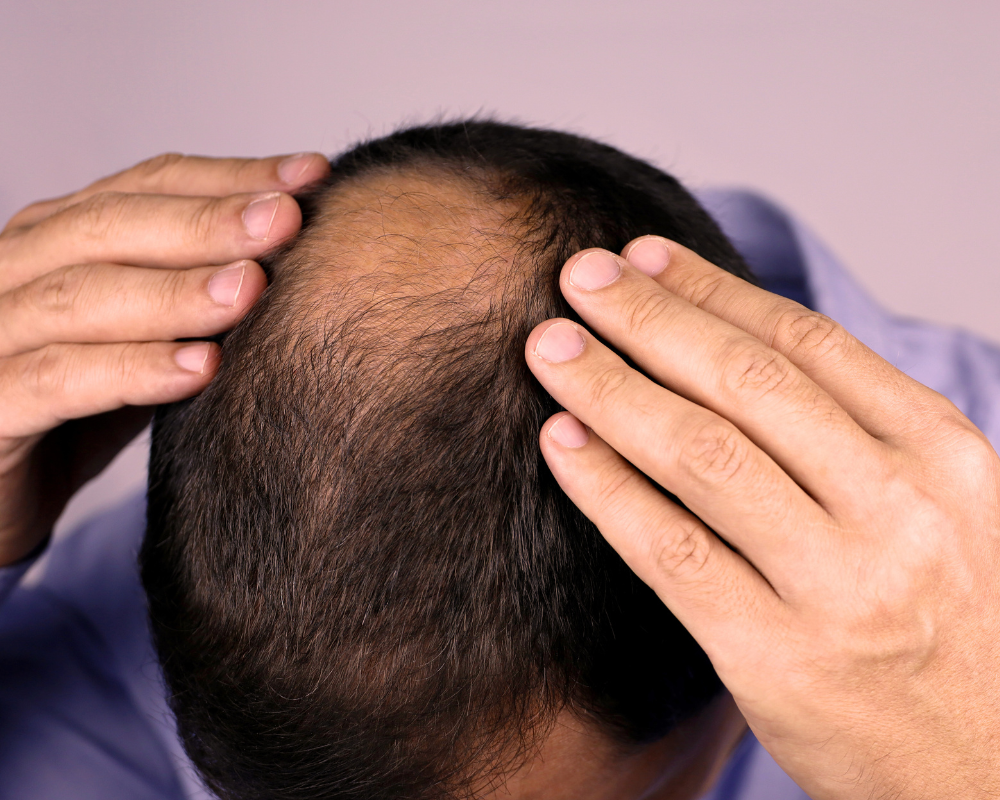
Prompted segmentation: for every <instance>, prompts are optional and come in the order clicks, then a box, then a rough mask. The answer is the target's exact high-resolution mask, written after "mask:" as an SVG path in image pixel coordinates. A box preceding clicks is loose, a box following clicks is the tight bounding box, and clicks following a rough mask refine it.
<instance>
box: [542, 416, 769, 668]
mask: <svg viewBox="0 0 1000 800" xmlns="http://www.w3.org/2000/svg"><path fill="white" fill-rule="evenodd" d="M539 443H540V445H541V450H542V454H543V455H544V457H545V461H546V463H547V464H548V465H549V469H550V470H551V471H552V474H553V475H554V476H555V479H556V480H557V481H558V482H559V485H560V486H561V487H562V489H563V491H564V492H566V494H567V495H568V496H569V498H570V499H571V500H572V501H573V502H574V503H575V504H576V505H577V506H578V507H579V508H580V510H581V511H583V513H584V514H585V515H586V516H587V518H588V519H589V520H590V521H591V522H593V523H594V524H595V525H596V526H597V528H598V529H599V530H600V532H601V534H602V535H603V536H604V537H605V538H606V539H607V540H608V542H609V543H610V544H611V546H612V547H613V548H614V549H615V550H616V551H617V552H618V554H619V555H621V557H622V558H623V559H624V561H625V563H626V564H628V565H629V567H630V568H631V569H632V570H633V571H634V572H635V573H636V574H637V575H638V576H639V578H641V579H642V581H643V582H644V583H646V584H647V585H648V586H650V587H651V588H652V589H653V590H654V591H655V592H656V594H657V595H658V596H659V597H660V599H661V600H663V602H664V603H665V604H666V605H667V607H668V608H669V609H670V610H671V612H673V614H674V616H676V617H677V618H678V620H680V622H681V623H682V624H683V625H684V627H685V628H687V629H688V630H689V631H690V632H691V634H692V635H693V636H694V637H695V639H697V640H698V642H699V644H701V646H702V647H703V648H704V649H705V651H706V652H707V653H708V655H709V657H710V658H711V659H712V662H713V663H714V664H715V665H716V667H717V668H720V667H723V668H724V665H725V664H726V662H727V661H728V659H729V658H730V657H731V654H732V653H738V654H743V655H744V656H745V655H747V654H749V653H753V652H757V651H759V650H760V649H761V647H762V645H764V642H762V641H761V640H762V638H763V636H765V635H766V634H767V631H768V630H770V631H774V630H775V629H776V628H777V627H778V626H779V625H780V623H781V620H782V619H783V618H784V615H785V608H784V604H783V603H782V602H781V600H780V599H779V598H778V596H777V595H776V594H775V593H774V591H773V590H772V588H771V587H770V586H769V585H768V583H767V582H766V581H765V580H764V579H763V578H761V576H760V575H759V574H758V573H757V572H756V570H754V569H753V567H751V566H750V565H749V564H748V563H747V562H746V561H745V560H744V559H743V558H741V557H740V556H739V555H738V554H737V553H734V552H733V551H732V550H730V549H728V548H727V547H726V546H725V545H724V544H723V543H722V542H721V541H720V540H719V539H718V538H717V537H716V536H715V535H714V534H713V533H712V532H711V531H710V530H708V528H706V527H705V525H704V524H703V523H702V522H701V521H700V520H699V519H698V518H697V517H695V516H694V515H693V514H691V513H689V512H688V511H686V510H684V509H682V508H681V507H679V506H678V505H676V504H675V503H672V502H670V500H668V499H667V498H666V497H664V496H663V495H662V494H660V492H658V491H657V490H656V489H655V488H654V487H653V486H651V485H650V484H649V482H648V481H647V480H646V479H645V478H644V477H643V476H642V475H641V474H640V473H639V472H638V471H637V470H636V469H635V468H634V467H633V466H632V465H630V464H629V463H628V462H627V461H625V460H624V459H623V458H622V457H621V456H620V455H619V454H618V453H616V452H615V451H614V450H613V449H612V448H611V447H609V446H608V444H607V443H606V442H604V441H603V440H602V439H601V438H600V437H598V436H597V435H596V434H595V433H593V432H588V431H587V429H586V428H584V427H583V425H581V424H580V422H579V421H578V420H576V419H575V418H574V417H573V416H571V415H570V414H567V413H565V412H564V413H561V414H557V415H556V416H554V417H552V418H551V419H549V420H548V421H547V422H546V423H545V425H544V426H542V431H541V435H540V437H539ZM762 623H765V624H762Z"/></svg>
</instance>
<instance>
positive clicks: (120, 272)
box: [0, 154, 328, 565]
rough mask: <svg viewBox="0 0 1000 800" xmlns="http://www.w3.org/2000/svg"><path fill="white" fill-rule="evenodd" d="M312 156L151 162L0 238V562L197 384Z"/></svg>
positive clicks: (43, 209) (319, 162)
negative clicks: (153, 417)
mask: <svg viewBox="0 0 1000 800" xmlns="http://www.w3.org/2000/svg"><path fill="white" fill-rule="evenodd" d="M327 169H328V165H327V161H326V159H325V158H323V156H321V155H317V154H306V155H302V156H298V157H289V158H287V159H282V158H280V157H279V158H266V159H210V158H199V157H182V156H176V155H166V156H159V157H157V158H154V159H152V160H150V161H145V162H143V163H141V164H139V165H137V166H135V167H132V168H131V169H128V170H125V171H124V172H121V173H119V174H117V175H112V176H111V177H108V178H105V179H103V180H100V181H98V182H97V183H95V184H93V185H91V186H89V187H87V188H85V189H83V190H81V191H79V192H77V193H75V194H72V195H68V196H66V197H63V198H59V199H56V200H47V201H43V202H40V203H35V204H34V205H31V206H28V207H27V208H25V209H24V210H22V211H20V212H19V213H18V214H15V215H14V217H13V218H12V219H11V220H10V221H9V222H8V223H7V226H6V227H5V228H4V229H3V231H2V232H0V565H3V564H9V563H12V562H13V561H16V560H18V559H19V558H21V557H23V556H24V555H26V554H27V553H29V552H30V551H31V550H32V549H33V548H34V547H35V546H36V545H37V544H38V543H39V542H40V541H41V540H42V539H43V538H44V537H45V536H46V535H47V534H48V531H49V530H50V529H51V526H52V524H53V523H54V522H55V520H56V518H57V517H58V515H59V513H60V512H61V511H62V509H63V507H64V506H65V504H66V501H67V500H68V499H69V497H70V496H71V495H72V493H73V492H74V491H75V490H76V489H77V488H78V487H79V486H81V485H82V484H83V483H84V482H85V481H87V480H88V479H90V478H91V477H93V476H94V475H96V474H97V473H98V472H100V470H101V469H103V468H104V466H105V465H106V464H107V463H108V462H109V461H110V460H111V459H112V458H113V457H114V455H115V454H116V453H117V452H118V451H119V450H120V449H121V448H122V447H123V446H124V445H125V444H126V443H127V442H128V441H129V440H130V439H131V438H132V437H134V436H135V434H136V433H138V432H139V430H141V429H142V427H143V426H144V425H145V424H146V422H147V421H148V419H149V415H150V410H149V408H148V407H149V406H153V405H155V404H157V403H168V402H172V401H176V400H181V399H183V398H185V397H189V396H191V395H193V394H196V393H197V392H199V391H201V390H202V389H203V388H204V387H205V386H206V385H207V384H208V383H209V381H210V380H211V379H212V377H213V376H214V374H215V371H216V369H217V367H218V362H219V352H218V347H217V346H216V345H214V344H211V343H208V342H197V343H192V342H187V343H180V342H176V341H174V340H175V339H179V338H192V337H204V336H211V335H213V334H216V333H220V332H222V331H224V330H226V329H228V328H230V327H231V326H232V325H234V324H235V323H236V322H237V321H238V320H239V319H240V318H241V317H242V316H243V315H244V314H245V313H246V311H247V309H248V308H249V307H250V306H251V305H252V303H253V302H254V301H255V300H256V299H257V297H258V296H259V295H260V293H261V291H263V289H264V285H265V282H266V281H265V277H264V273H263V271H262V270H261V268H260V266H259V265H258V264H256V263H255V262H254V261H252V260H250V259H253V258H256V257H257V256H259V255H260V254H261V253H263V252H264V251H266V250H269V249H271V248H272V247H274V246H275V244H277V243H279V242H280V241H282V240H283V239H286V238H287V237H289V236H290V235H292V234H293V233H295V231H297V230H298V228H299V226H300V225H301V214H300V212H299V208H298V205H297V204H296V203H295V201H294V200H293V199H292V197H291V196H289V195H288V194H286V192H289V191H293V190H295V189H298V188H300V187H302V186H304V185H306V184H308V183H311V182H313V181H315V180H317V179H319V178H321V177H322V176H323V175H324V174H325V173H326V171H327Z"/></svg>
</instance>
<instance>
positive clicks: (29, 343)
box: [0, 260, 267, 357]
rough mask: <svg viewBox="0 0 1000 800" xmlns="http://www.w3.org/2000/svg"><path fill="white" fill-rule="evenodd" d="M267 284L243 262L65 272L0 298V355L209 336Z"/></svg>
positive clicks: (76, 268)
mask: <svg viewBox="0 0 1000 800" xmlns="http://www.w3.org/2000/svg"><path fill="white" fill-rule="evenodd" d="M266 284H267V279H266V278H265V276H264V271H263V270H262V269H261V268H260V266H259V265H258V264H256V263H255V262H253V261H246V260H243V261H237V262H235V263H233V264H229V265H227V266H224V267H196V268H192V269H187V270H173V269H169V270H168V269H146V268H142V267H121V266H117V265H114V264H84V265H79V266H73V267H63V268H62V269H57V270H55V271H53V272H50V273H48V274H47V275H43V276H41V277H40V278H36V279H35V280H33V281H31V282H30V283H27V284H25V285H24V286H20V287H18V288H17V289H14V290H12V291H10V292H8V293H7V294H4V295H0V357H4V356H11V355H16V354H18V353H25V352H28V351H31V350H37V349H38V348H40V347H43V346H45V345H47V344H53V343H57V342H64V343H68V342H80V343H84V342H90V343H102V342H126V341H138V342H143V341H156V340H172V339H180V338H196V337H198V338H200V337H207V336H212V335H214V334H217V333H221V332H222V331H225V330H228V329H229V328H231V327H232V326H233V325H235V324H236V322H237V321H238V320H239V319H241V318H242V317H243V315H244V314H245V313H246V312H247V311H248V310H249V308H250V306H251V305H252V304H253V303H254V301H256V299H257V298H258V297H259V296H260V293H261V292H262V291H263V290H264V288H265V286H266Z"/></svg>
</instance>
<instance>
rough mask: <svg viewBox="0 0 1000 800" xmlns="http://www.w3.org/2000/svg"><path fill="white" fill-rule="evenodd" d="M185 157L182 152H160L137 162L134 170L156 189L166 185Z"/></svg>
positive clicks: (144, 181) (148, 184)
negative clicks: (166, 181)
mask: <svg viewBox="0 0 1000 800" xmlns="http://www.w3.org/2000/svg"><path fill="white" fill-rule="evenodd" d="M184 158H185V157H184V155H183V154H182V153H160V155H158V156H153V157H152V158H149V159H146V160H145V161H141V162H140V163H138V164H136V165H135V167H133V170H134V172H135V173H136V175H137V176H138V177H139V178H140V179H141V180H142V181H143V183H144V184H146V185H147V186H149V187H150V188H151V189H155V188H157V187H160V186H163V185H164V182H165V180H166V179H167V178H169V177H170V176H171V175H172V174H173V173H174V171H175V170H176V168H177V166H178V165H179V164H181V163H182V162H183V161H184Z"/></svg>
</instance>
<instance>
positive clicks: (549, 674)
mask: <svg viewBox="0 0 1000 800" xmlns="http://www.w3.org/2000/svg"><path fill="white" fill-rule="evenodd" d="M331 166H332V171H331V173H330V175H329V177H328V178H326V179H325V180H324V181H323V182H322V184H321V185H318V186H314V187H312V188H311V189H310V190H309V191H308V192H307V193H306V194H304V195H302V196H301V197H300V198H299V199H300V203H301V205H302V208H303V218H304V224H303V228H302V231H301V233H300V234H299V235H298V236H297V237H296V238H295V239H294V240H293V241H291V242H290V243H288V244H287V245H285V246H284V247H282V248H281V249H280V250H279V251H278V252H276V253H275V254H273V255H272V256H271V257H270V258H269V259H267V260H266V261H265V262H264V266H265V269H266V270H267V271H268V274H269V278H270V284H269V286H268V288H267V290H266V291H265V292H264V295H263V296H262V298H261V300H260V301H259V302H258V303H257V305H256V306H255V307H254V309H253V310H252V311H251V312H250V313H249V314H248V316H247V317H246V318H245V319H244V320H243V321H242V322H241V323H240V324H239V325H238V326H237V327H236V328H235V329H234V330H233V331H232V332H231V333H230V334H228V336H227V337H226V338H225V341H224V346H223V362H222V366H221V368H220V370H219V374H218V376H217V377H216V379H215V380H214V381H213V382H212V384H211V385H210V386H209V387H208V388H207V389H206V390H205V391H204V392H203V393H202V394H201V395H199V396H197V397H195V398H192V399H190V400H186V401H184V402H181V403H174V404H171V405H169V406H164V407H161V408H160V409H159V410H158V412H157V415H156V419H155V423H154V428H153V443H152V454H151V461H150V477H149V512H148V529H147V534H146V539H145V543H144V545H143V549H142V553H141V562H142V578H143V583H144V586H145V588H146V592H147V595H148V598H149V610H150V618H151V624H152V630H153V634H154V640H155V643H156V646H157V649H158V652H159V657H160V660H161V663H162V666H163V670H164V674H165V677H166V680H167V683H168V687H169V690H170V694H171V704H172V707H173V709H174V712H175V714H176V717H177V724H178V728H179V732H180V734H181V737H182V739H183V741H184V745H185V747H186V749H187V751H188V753H189V754H190V756H191V758H192V760H193V762H194V764H195V765H196V766H197V768H198V769H199V771H200V772H201V774H202V776H203V777H204V779H205V780H206V782H207V783H208V785H209V786H210V787H211V788H212V789H213V790H214V791H215V792H217V793H218V794H219V795H220V796H221V797H223V798H239V799H240V800H252V799H253V800H256V799H257V798H260V799H261V800H263V799H264V798H268V799H269V800H283V799H284V798H288V799H289V800H292V799H293V798H294V799H295V800H304V798H351V799H352V800H354V799H357V800H361V799H362V798H364V799H365V800H376V798H398V797H409V798H439V797H460V796H465V795H467V794H469V793H471V792H473V791H474V790H475V789H476V788H477V787H482V786H483V785H485V784H488V783H489V781H490V780H495V779H497V776H500V775H502V774H503V772H504V770H505V769H509V768H511V767H512V766H513V765H516V764H517V763H519V762H520V760H522V759H523V758H524V757H525V756H526V755H527V754H528V753H529V752H530V751H531V748H532V746H533V744H534V743H535V741H536V739H537V737H538V736H539V735H541V734H543V733H544V732H545V731H546V730H547V729H548V726H549V725H550V724H551V722H552V721H553V719H554V718H555V715H556V714H557V713H559V712H560V711H561V710H563V709H570V710H571V711H573V712H574V713H576V714H578V715H579V716H581V717H582V718H584V719H586V720H589V721H590V722H591V723H592V724H594V725H596V726H599V727H600V728H601V729H602V730H604V731H605V732H606V733H607V734H608V735H609V736H611V737H613V738H615V739H616V740H617V741H619V742H620V743H622V745H623V746H625V745H628V744H635V743H642V742H646V741H651V740H654V739H657V738H659V737H661V736H663V735H665V734H666V733H668V732H669V731H670V730H671V729H672V728H673V727H674V726H675V725H676V724H677V723H678V722H680V721H682V720H684V719H686V718H689V717H690V716H692V715H693V714H695V713H697V712H698V711H700V710H701V709H703V708H704V707H705V706H706V705H707V703H708V702H709V701H710V700H711V699H713V698H714V697H715V696H716V695H717V694H718V692H719V691H720V688H721V686H720V683H719V681H718V678H717V676H716V675H715V673H714V671H713V669H712V667H711V664H710V663H709V661H708V659H707V657H706V656H705V654H704V653H703V652H702V651H701V649H700V648H699V647H698V646H697V645H696V643H695V642H694V641H693V639H692V638H691V637H690V636H689V634H688V633H687V632H686V631H685V630H684V629H683V628H682V627H681V625H680V624H679V623H678V622H677V620H676V619H675V618H674V617H673V616H672V615H671V614H670V612H669V611H668V610H667V609H666V608H665V607H664V605H663V604H662V603H661V602H660V601H659V600H658V599H657V597H656V596H655V594H654V593H653V592H652V591H651V590H650V589H649V588H648V587H646V586H645V585H644V584H643V583H642V582H640V581H639V580H638V579H637V578H636V577H635V576H634V574H633V573H632V572H631V571H630V570H629V569H628V568H627V567H626V565H625V564H624V563H623V562H622V560H621V559H620V557H619V556H618V555H617V554H616V553H615V552H614V551H613V550H612V549H611V548H610V547H609V546H608V544H607V543H606V542H605V541H604V539H603V538H602V537H601V536H600V534H599V532H598V531H597V530H596V528H595V527H594V526H593V525H592V524H591V523H590V522H589V521H588V520H587V519H586V518H585V517H584V516H583V515H582V514H581V513H580V512H579V510H577V509H576V507H575V506H573V504H572V503H570V502H569V500H568V499H567V498H566V497H565V495H564V494H563V493H562V492H561V491H560V489H559V487H558V485H557V484H556V482H555V480H554V479H553V477H552V476H551V474H550V473H549V471H548V469H547V468H546V466H545V463H544V461H543V459H542V457H541V455H540V452H539V449H538V445H537V437H538V431H539V429H540V427H541V425H542V423H543V422H544V420H545V419H546V418H547V417H548V416H550V415H551V414H552V413H554V412H556V411H557V410H559V407H558V406H557V404H556V403H555V402H554V401H553V400H552V399H551V398H550V397H549V396H548V395H547V394H546V393H545V392H544V391H543V390H542V388H541V387H540V386H539V384H538V383H537V382H536V381H535V380H534V378H533V377H532V376H531V374H530V372H529V371H528V369H527V366H526V365H525V363H524V357H523V347H524V341H525V339H526V338H527V336H528V333H529V332H530V331H531V329H532V328H533V327H534V326H535V325H536V324H538V323H539V322H541V321H543V320H545V319H547V318H550V317H553V316H566V317H570V318H575V315H574V313H573V311H572V309H570V308H569V306H568V305H567V304H566V303H565V301H564V300H563V298H562V297H561V295H560V292H559V289H558V275H559V270H560V268H561V266H562V264H563V263H564V261H565V260H566V259H567V258H568V257H569V256H570V255H571V254H572V253H573V252H575V251H577V250H580V249H583V248H586V247H605V248H608V249H611V250H620V249H621V248H622V247H623V246H624V245H625V243H626V242H628V241H629V240H630V239H632V238H635V237H636V236H639V235H643V234H647V233H656V234H660V235H663V236H666V237H669V238H671V239H674V240H676V241H678V242H681V243H683V244H685V245H686V246H688V247H690V248H692V249H694V250H695V251H697V252H699V253H700V254H701V255H703V256H705V257H706V258H708V259H710V260H711V261H713V262H714V263H716V264H718V265H719V266H721V267H722V268H724V269H727V270H729V271H730V272H733V273H735V274H737V275H741V276H743V277H746V278H749V277H750V276H749V271H748V270H747V268H746V266H745V264H744V263H743V261H742V260H741V258H740V257H739V255H738V254H737V253H736V251H735V250H734V249H733V247H732V246H731V245H730V243H729V242H728V241H727V240H726V238H725V237H724V236H723V234H722V233H721V232H720V230H719V228H718V227H717V226H716V225H715V223H714V222H713V221H712V219H711V218H710V217H709V216H708V214H706V213H705V211H704V210H702V208H701V207H700V206H699V205H698V203H697V202H696V201H695V199H694V198H693V197H692V196H691V195H690V194H689V193H688V192H687V191H686V190H684V189H683V188H682V187H681V186H680V184H679V183H677V181H676V180H674V179H673V178H671V177H670V176H668V175H666V174H665V173H663V172H661V171H660V170H658V169H656V168H654V167H652V166H650V165H649V164H647V163H644V162H642V161H639V160H637V159H635V158H632V157H630V156H627V155H625V154H624V153H621V152H620V151H618V150H615V149H613V148H611V147H607V146H605V145H602V144H598V143H596V142H593V141H590V140H587V139H584V138H580V137H577V136H572V135H570V134H565V133H559V132H554V131H548V130H539V129H529V128H524V127H518V126H513V125H506V124H500V123H496V122H490V121H481V120H480V121H467V122H462V123H456V124H444V125H433V126H424V127H416V128H409V129H404V130H400V131H398V132H396V133H394V134H392V135H390V136H387V137H384V138H381V139H376V140H373V141H368V142H365V143H363V144H361V145H358V146H357V147H355V148H353V149H351V150H349V151H348V152H346V153H344V154H342V155H340V156H338V157H336V158H334V159H333V160H332V162H331Z"/></svg>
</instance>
